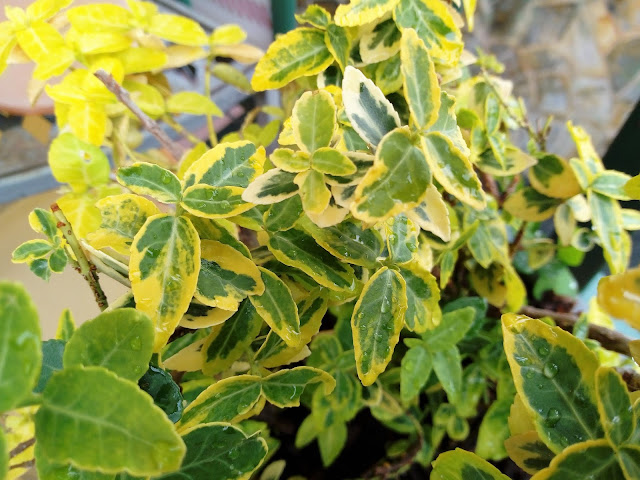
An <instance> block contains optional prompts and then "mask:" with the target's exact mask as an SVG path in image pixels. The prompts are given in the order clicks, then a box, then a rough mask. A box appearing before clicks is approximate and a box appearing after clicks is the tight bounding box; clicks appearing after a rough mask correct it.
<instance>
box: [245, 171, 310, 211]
mask: <svg viewBox="0 0 640 480" xmlns="http://www.w3.org/2000/svg"><path fill="white" fill-rule="evenodd" d="M295 177H296V175H295V174H294V173H289V172H285V171H283V170H280V169H279V168H272V169H271V170H269V171H268V172H267V173H264V174H262V175H260V176H259V177H258V178H256V179H255V180H254V181H253V182H251V185H249V187H248V188H247V189H246V190H245V191H244V193H243V194H242V199H243V200H244V201H245V202H251V203H254V204H256V205H271V204H272V203H278V202H281V201H283V200H286V199H287V198H289V197H293V196H294V195H295V194H297V193H298V190H299V187H298V185H297V184H296V183H295V182H294V179H295Z"/></svg>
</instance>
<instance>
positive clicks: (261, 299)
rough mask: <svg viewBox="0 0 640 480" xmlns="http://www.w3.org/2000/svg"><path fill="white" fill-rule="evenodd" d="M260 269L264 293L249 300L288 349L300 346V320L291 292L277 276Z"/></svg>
mask: <svg viewBox="0 0 640 480" xmlns="http://www.w3.org/2000/svg"><path fill="white" fill-rule="evenodd" d="M259 268H260V274H261V277H262V282H263V283H264V293H262V294H260V295H253V296H251V297H249V300H250V301H251V303H252V304H253V306H254V307H255V309H256V311H257V312H258V315H260V316H261V317H262V318H263V319H264V321H265V322H266V323H267V325H269V326H270V327H271V329H272V330H273V331H274V332H276V334H277V335H278V336H279V337H280V338H282V340H284V342H285V343H286V344H287V345H289V346H290V347H296V346H298V345H299V344H300V340H301V336H300V319H299V317H298V307H297V306H296V304H295V302H294V301H293V297H292V296H291V291H290V290H289V288H288V287H287V285H286V284H285V283H284V282H283V281H282V280H281V279H280V278H278V276H277V275H275V274H274V273H272V272H270V271H269V270H266V269H264V268H262V267H259Z"/></svg>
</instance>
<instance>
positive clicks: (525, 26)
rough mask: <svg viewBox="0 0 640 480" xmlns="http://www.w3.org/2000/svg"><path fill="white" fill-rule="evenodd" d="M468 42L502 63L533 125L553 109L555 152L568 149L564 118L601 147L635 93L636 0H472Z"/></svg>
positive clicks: (638, 56)
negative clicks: (473, 14) (473, 7)
mask: <svg viewBox="0 0 640 480" xmlns="http://www.w3.org/2000/svg"><path fill="white" fill-rule="evenodd" d="M468 44H469V46H480V47H482V48H483V49H484V50H485V51H490V52H492V53H494V54H495V55H496V57H497V58H498V59H499V60H500V61H501V62H503V63H504V64H505V67H506V70H505V72H504V76H505V78H508V79H511V80H513V81H514V93H515V94H516V95H518V96H522V97H523V98H524V100H525V103H526V105H527V108H528V111H529V115H530V117H531V118H532V119H533V121H534V124H535V122H542V121H543V120H544V119H545V118H546V117H547V116H548V115H553V116H554V119H555V120H554V122H553V126H554V131H552V133H551V135H550V138H549V145H548V148H549V149H550V150H553V151H555V152H557V153H559V154H561V155H565V156H570V155H573V154H574V152H575V148H574V146H573V143H572V142H571V140H570V138H569V135H568V133H567V131H566V128H565V127H564V124H565V123H566V121H567V120H572V121H573V122H574V123H576V124H579V125H582V126H584V127H585V128H586V129H587V131H588V132H589V134H591V136H592V138H593V141H594V144H595V146H596V149H597V150H598V152H599V153H600V154H604V152H605V151H606V149H607V147H608V145H609V143H610V142H611V141H612V140H613V138H614V137H615V135H616V133H617V131H618V130H619V129H620V127H621V126H622V125H623V123H624V121H625V119H626V117H627V116H628V114H629V113H630V112H631V110H632V109H633V106H634V105H635V103H636V102H637V101H638V99H639V98H640V0H479V1H478V11H477V14H476V28H475V31H474V32H473V35H472V38H471V39H469V40H468Z"/></svg>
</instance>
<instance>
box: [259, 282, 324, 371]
mask: <svg viewBox="0 0 640 480" xmlns="http://www.w3.org/2000/svg"><path fill="white" fill-rule="evenodd" d="M327 303H328V302H327V298H326V296H325V295H323V292H322V291H321V289H317V290H316V291H315V292H312V293H311V294H310V295H309V296H308V297H307V298H305V299H304V300H303V301H302V302H301V303H300V304H298V312H299V317H300V336H301V341H300V344H301V345H300V346H298V347H294V348H292V347H289V346H287V344H286V343H285V342H284V340H282V339H281V338H280V337H279V336H278V335H277V334H276V333H275V332H274V331H271V332H269V334H268V335H267V338H266V340H265V341H264V343H263V344H262V346H261V347H260V349H259V350H258V351H257V352H256V354H255V357H254V359H255V361H257V362H259V363H260V364H262V365H263V366H265V367H266V368H273V367H278V366H280V365H284V364H286V363H291V361H292V359H295V358H296V357H297V355H298V354H300V353H301V352H302V351H303V350H304V346H305V345H306V344H307V343H309V342H310V341H311V338H312V337H313V336H314V335H315V334H317V333H318V330H320V324H321V322H322V319H323V317H324V315H325V313H326V312H327Z"/></svg>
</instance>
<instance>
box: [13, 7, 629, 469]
mask: <svg viewBox="0 0 640 480" xmlns="http://www.w3.org/2000/svg"><path fill="white" fill-rule="evenodd" d="M127 3H128V9H127V8H123V7H116V6H113V5H108V4H98V5H89V6H80V7H71V8H69V9H66V8H67V7H68V6H69V4H70V0H57V1H56V0H37V1H36V2H35V3H33V4H32V5H31V6H29V7H28V8H27V9H26V11H25V10H20V9H17V8H12V7H7V17H8V18H9V21H8V22H5V23H3V24H0V39H2V42H0V44H1V45H4V47H3V49H2V50H0V67H1V65H2V62H6V61H7V59H8V58H15V57H17V56H23V57H24V56H26V57H28V58H29V59H31V60H32V61H34V62H35V63H36V69H35V73H34V75H35V78H36V80H37V81H38V82H40V83H39V84H40V85H42V86H43V88H46V91H47V93H48V94H49V95H50V96H51V97H52V98H53V100H54V102H55V107H56V117H57V122H58V125H59V126H60V129H61V133H60V135H59V136H58V137H57V138H56V139H55V140H54V141H53V143H52V145H51V148H50V151H49V164H50V166H51V168H52V171H53V174H54V175H55V176H56V178H57V179H58V180H59V181H60V182H62V183H65V184H66V185H67V193H65V194H64V195H63V196H62V197H61V198H60V199H59V200H58V202H57V203H55V204H54V205H52V206H51V208H50V209H36V210H35V211H34V212H33V213H32V214H31V215H30V217H29V221H30V224H31V226H32V227H33V228H34V230H35V231H36V232H38V233H39V234H41V237H44V238H39V239H35V240H32V241H29V242H27V243H25V244H23V245H20V246H18V247H17V248H16V250H15V252H14V257H13V260H14V261H16V262H24V263H26V264H27V265H28V266H29V268H31V270H32V271H33V272H34V273H36V274H37V275H39V276H40V277H42V278H44V279H48V278H49V277H50V275H51V273H56V272H59V271H61V270H62V269H63V268H65V266H66V265H68V264H70V265H71V266H72V267H74V268H76V269H77V270H78V271H79V272H80V273H81V274H82V275H83V276H84V278H85V279H86V280H87V284H88V287H89V288H90V290H91V292H92V294H93V295H94V296H95V298H96V301H97V303H98V305H99V306H100V308H101V310H103V313H101V314H100V315H98V316H97V317H96V318H94V319H92V320H89V321H87V322H85V323H83V324H82V325H81V326H79V327H76V326H75V324H74V321H73V319H72V318H71V316H70V314H69V313H68V312H64V314H63V315H62V316H61V320H60V326H59V329H58V333H57V336H56V339H54V340H48V341H45V342H42V343H41V339H40V330H39V326H38V318H37V313H36V312H35V309H34V308H33V306H32V304H31V302H30V300H29V298H28V295H27V294H26V292H25V291H24V289H23V288H22V287H20V286H18V285H16V284H12V283H9V282H4V283H2V285H1V286H0V318H1V320H0V325H1V326H2V327H1V331H2V335H1V336H0V411H2V412H6V413H5V416H4V420H3V423H4V430H5V431H6V433H5V434H4V436H0V445H2V448H0V452H4V454H3V455H2V456H0V477H3V476H4V475H5V474H6V472H9V474H10V475H11V477H12V478H13V477H15V476H16V475H17V474H19V473H22V472H23V471H24V469H25V468H27V467H29V466H32V465H34V464H35V466H36V468H37V470H38V475H39V477H40V478H41V479H42V480H47V479H58V478H85V479H103V478H104V479H115V478H118V479H126V478H162V479H174V478H175V479H184V478H187V479H200V478H202V479H205V478H207V479H211V478H213V479H239V478H250V477H255V478H263V479H270V478H294V476H295V475H300V474H302V475H305V476H308V477H313V478H322V472H318V471H315V472H314V471H313V470H312V468H313V466H314V461H313V460H312V459H311V458H312V457H311V455H315V453H309V452H310V451H312V452H315V451H316V450H315V449H306V450H304V452H307V454H308V455H309V457H304V458H303V459H302V461H301V460H300V459H299V458H298V460H296V456H298V457H299V454H296V453H292V452H293V451H294V449H295V448H299V449H302V448H303V447H305V446H306V445H308V444H310V443H312V442H317V445H318V448H319V452H320V457H321V460H322V465H323V466H324V467H325V468H327V469H328V470H327V472H333V473H327V477H326V478H398V477H401V476H403V475H406V476H407V478H425V477H426V476H427V475H430V476H431V478H432V479H465V480H467V479H475V478H478V479H489V478H491V479H504V478H508V477H507V476H506V475H505V473H509V474H510V475H512V477H513V478H523V475H524V473H523V472H526V473H528V474H531V475H533V478H535V479H549V478H554V479H555V478H562V479H567V478H580V479H582V478H599V479H600V478H601V479H614V478H615V479H617V478H626V479H633V478H638V476H639V473H638V472H640V426H639V425H640V424H639V420H640V407H639V405H640V404H639V403H638V402H637V401H636V400H637V397H638V395H637V393H636V391H637V389H638V385H639V384H638V380H637V378H638V377H637V374H636V369H637V367H636V366H635V365H634V364H633V361H632V360H631V357H632V356H634V355H635V358H636V360H637V359H638V344H637V342H636V341H630V340H629V339H627V338H626V337H624V336H622V335H621V334H619V333H617V332H615V331H614V330H613V329H612V328H611V318H610V317H609V315H613V316H616V317H619V318H624V319H626V320H627V321H629V322H630V323H631V324H632V325H634V326H635V325H637V318H638V314H637V312H638V302H637V298H638V294H639V291H638V290H639V288H640V287H638V285H639V284H640V283H639V281H638V278H639V275H640V270H638V269H631V270H627V266H628V263H629V252H630V237H629V234H628V231H630V230H635V229H638V228H640V214H638V212H636V211H634V210H629V209H625V208H622V207H621V205H620V203H619V201H621V200H622V201H624V200H629V199H631V198H639V197H640V195H639V193H640V190H639V188H638V183H639V181H638V178H637V177H636V178H633V179H630V178H629V177H628V176H626V175H624V174H622V173H620V172H616V171H612V170H607V169H606V168H605V167H604V165H603V164H602V161H601V160H600V159H599V157H598V155H597V154H596V153H595V151H594V149H593V147H592V146H591V143H590V140H589V137H588V135H587V134H586V132H585V131H584V130H583V129H581V128H580V127H578V126H574V125H572V124H569V125H568V126H567V128H568V129H569V131H570V133H571V135H572V137H573V139H574V141H575V143H576V147H577V150H578V157H576V158H572V159H570V160H566V159H563V158H560V157H559V156H557V155H554V154H553V152H548V151H547V149H546V143H545V140H546V138H547V135H548V124H547V126H545V127H544V128H542V129H541V130H538V129H536V128H534V127H533V126H532V125H531V124H530V123H529V122H528V120H527V117H526V112H525V109H524V105H523V104H522V102H521V101H518V100H517V99H515V98H514V97H513V96H512V94H511V85H510V83H509V82H508V81H506V80H503V79H501V78H500V77H499V76H498V72H499V70H500V65H499V64H498V63H497V61H496V60H495V58H493V57H491V56H487V55H480V56H479V57H474V56H473V55H471V54H470V53H469V52H467V51H466V50H465V49H464V44H463V41H462V37H461V32H460V26H459V23H460V22H461V21H462V20H461V18H460V17H459V15H458V14H457V13H456V12H455V11H454V10H452V8H451V6H450V5H449V4H447V3H445V2H442V1H440V0H379V1H375V2H374V1H365V0H360V1H352V2H351V3H349V4H348V5H341V6H340V7H338V8H337V10H336V12H335V15H333V16H332V15H331V14H329V13H328V12H327V11H326V10H325V9H323V8H321V7H319V6H317V5H311V6H310V7H309V8H308V9H307V10H306V11H305V12H304V13H303V14H302V15H300V16H299V17H298V21H299V23H300V24H301V25H302V26H300V27H299V28H297V29H295V30H293V31H290V32H289V33H286V34H284V35H282V36H280V37H278V38H277V39H276V40H275V41H274V42H273V44H272V45H271V46H270V47H269V49H268V50H267V52H266V54H265V55H264V56H262V57H261V58H258V55H257V53H258V52H257V51H256V49H255V48H253V47H250V46H248V45H245V44H243V43H242V41H243V40H244V35H243V33H242V31H241V30H239V29H238V28H237V27H234V26H225V27H221V28H220V29H217V30H215V31H214V32H212V33H211V34H210V35H207V34H205V32H204V31H202V29H201V28H200V27H199V26H198V25H197V24H196V23H194V22H193V21H190V20H188V19H185V18H182V17H178V16H172V15H167V14H160V13H158V12H157V10H156V9H155V7H154V6H153V5H152V4H149V3H145V2H138V1H135V0H129V1H128V2H127ZM463 3H464V6H465V12H466V14H467V18H471V17H472V15H473V5H474V2H463ZM219 57H230V58H233V59H236V60H241V61H249V62H251V61H256V60H258V62H257V66H256V69H255V73H254V74H253V77H252V80H251V84H250V85H249V84H248V82H247V81H246V79H244V77H242V75H241V74H239V72H238V71H237V70H235V69H233V67H232V66H230V65H228V64H226V63H217V62H216V59H217V58H219ZM196 59H206V62H207V68H206V75H207V78H209V75H211V74H212V73H213V74H217V75H218V76H220V77H222V78H224V79H225V80H226V81H229V82H231V83H232V84H233V85H235V86H237V87H239V88H243V89H246V90H249V89H250V88H252V89H253V90H255V91H262V90H267V89H281V91H282V98H283V108H282V110H280V109H274V108H268V107H264V108H263V110H264V111H266V112H267V113H270V114H272V115H275V116H276V119H275V120H273V121H272V122H271V123H269V124H267V125H263V126H261V125H258V124H256V123H254V121H255V120H256V118H257V114H258V111H254V112H252V113H251V114H250V115H249V116H248V118H247V120H246V121H245V123H244V124H243V126H242V128H241V129H240V131H238V132H235V133H232V134H230V135H228V136H226V137H225V138H223V139H221V141H218V139H217V138H216V131H215V128H214V127H213V124H212V121H211V116H212V115H216V114H219V113H220V112H219V109H218V108H217V107H216V105H215V104H213V102H212V101H211V100H210V99H209V98H208V97H207V96H206V95H205V96H203V95H201V94H198V93H195V92H181V93H175V94H174V93H171V91H170V88H169V86H168V84H167V82H166V80H165V77H164V76H163V74H162V70H163V69H168V68H173V67H176V66H179V65H184V64H187V63H190V62H193V61H194V60H196ZM53 75H63V79H62V81H61V82H60V83H59V84H58V85H53V86H51V85H47V86H45V85H46V84H47V81H48V79H49V78H50V77H51V76H53ZM205 83H207V92H208V91H209V90H208V88H209V87H208V85H209V80H207V81H206V82H205ZM176 113H191V114H199V115H204V116H205V117H206V119H207V124H208V127H209V128H208V130H209V133H210V139H209V145H205V144H204V143H202V142H199V141H198V139H195V138H193V136H191V135H190V134H189V132H185V131H183V129H182V127H181V126H180V124H179V123H178V122H177V120H176V119H175V118H173V114H176ZM161 122H165V123H167V124H168V125H170V126H171V127H173V128H174V129H176V130H178V131H179V132H180V133H182V134H184V135H185V136H186V137H187V138H188V139H190V140H192V141H193V145H192V146H191V147H190V148H188V149H186V150H184V149H182V148H181V147H180V145H179V144H177V143H175V142H172V141H171V140H170V139H169V138H168V137H167V135H166V133H165V131H164V130H163V129H162V128H161V125H160V123H161ZM519 129H524V131H525V132H526V133H527V134H528V136H529V142H528V144H527V145H526V147H525V148H524V149H523V148H522V147H519V146H517V145H516V144H514V142H513V141H512V140H511V136H510V135H511V134H512V133H513V132H514V131H515V130H519ZM143 130H144V131H147V132H149V133H150V134H152V135H154V136H155V137H156V138H157V139H158V141H159V142H160V144H161V146H162V147H163V149H162V150H153V151H150V152H149V151H146V152H142V151H139V150H138V145H139V141H140V140H139V139H140V136H141V132H142V131H143ZM276 136H277V143H278V145H277V147H276V148H273V149H272V148H270V147H269V146H270V144H271V143H272V141H273V140H274V139H275V137H276ZM267 148H269V154H267ZM105 152H109V153H111V154H112V157H113V159H114V163H115V166H116V171H115V179H116V181H117V183H116V182H115V181H113V180H112V177H111V176H110V167H109V163H108V159H107V156H106V154H105ZM550 219H553V226H554V228H555V234H553V235H552V234H549V233H546V234H545V233H544V232H545V230H544V229H543V228H541V224H542V222H544V221H546V220H550ZM596 244H597V245H599V246H600V247H601V248H602V250H603V252H604V255H605V258H606V261H607V263H608V266H609V269H610V270H611V272H612V276H609V277H606V278H604V279H603V280H602V281H601V283H600V286H599V291H598V298H597V300H594V301H593V302H592V303H591V304H590V307H589V310H588V311H586V312H584V313H583V314H582V315H580V316H577V315H574V314H571V313H566V311H564V312H563V311H561V310H562V309H560V308H558V309H556V310H553V309H549V308H545V307H548V306H549V305H551V302H550V301H549V298H551V300H557V299H558V298H559V297H558V296H557V294H556V295H555V296H554V294H553V293H551V294H549V293H548V291H549V290H554V288H555V289H556V290H559V289H558V288H557V287H558V286H557V282H556V283H554V282H553V276H556V277H558V278H570V271H569V269H568V267H569V266H572V265H576V264H579V263H580V262H581V260H582V256H583V252H584V251H586V250H588V249H591V248H593V247H594V245H596ZM105 275H106V276H109V277H111V278H113V279H116V280H117V281H119V282H121V283H122V284H124V285H126V286H127V287H129V288H130V292H129V293H127V294H126V295H124V296H123V297H122V298H119V299H106V297H105V295H104V293H103V291H102V288H101V286H100V276H105ZM89 288H88V289H87V293H88V294H89ZM545 291H546V292H547V296H546V297H544V296H543V295H542V294H543V293H544V292H545ZM564 293H566V291H564ZM563 302H564V303H566V300H563ZM565 310H566V309H565ZM300 405H303V406H304V408H298V409H292V407H299V406H300ZM301 415H302V416H301ZM292 419H294V421H292ZM297 419H299V420H300V421H297ZM287 422H288V425H291V424H293V428H292V429H290V430H289V431H288V430H287V428H288V427H286V424H287ZM372 423H375V425H376V427H374V428H376V429H377V430H371V428H372V427H371V425H372ZM371 432H376V434H375V435H371ZM359 444H360V445H374V446H373V447H371V450H370V451H369V453H368V454H364V455H360V456H359V457H357V458H356V457H355V456H354V457H351V458H345V455H347V454H346V452H349V451H352V452H353V451H357V449H358V445H359ZM343 449H344V452H345V455H343V456H342V457H341V452H343ZM371 452H377V453H376V455H378V454H379V456H372V454H371ZM506 459H511V460H506ZM334 462H337V463H338V464H339V463H341V462H342V466H341V467H340V469H336V467H335V466H334V467H331V465H332V464H334ZM491 462H493V463H491ZM510 462H513V463H510ZM514 463H515V465H514ZM305 464H306V465H305ZM332 468H333V470H331V469H332ZM429 472H430V473H429ZM411 476H413V477H411ZM298 478H299V477H298Z"/></svg>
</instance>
